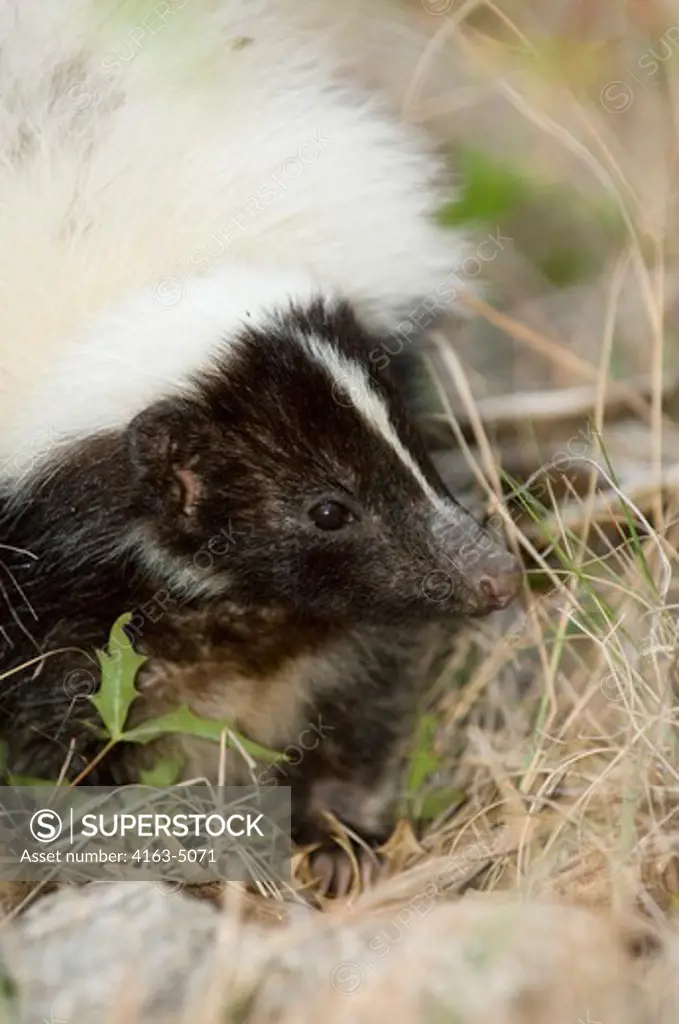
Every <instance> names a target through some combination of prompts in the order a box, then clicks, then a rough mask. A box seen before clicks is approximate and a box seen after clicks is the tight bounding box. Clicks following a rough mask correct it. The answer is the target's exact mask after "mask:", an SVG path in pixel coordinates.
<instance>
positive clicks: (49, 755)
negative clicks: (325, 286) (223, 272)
mask: <svg viewBox="0 0 679 1024" xmlns="http://www.w3.org/2000/svg"><path fill="white" fill-rule="evenodd" d="M300 335H302V336H307V337H313V338H316V339H320V340H321V343H324V344H326V345H328V346H335V347H336V349H337V350H338V351H340V352H341V353H342V354H343V355H345V356H347V357H349V358H350V359H353V360H356V361H357V362H358V363H359V364H360V365H362V366H363V367H364V368H365V371H366V372H367V373H368V374H369V375H370V386H371V387H372V388H374V389H375V392H376V393H377V394H380V395H382V396H384V397H385V398H386V400H387V402H388V405H389V410H390V416H391V420H392V422H393V423H394V424H395V426H396V429H397V431H398V434H399V437H400V439H401V441H402V442H403V444H404V445H405V446H406V447H407V449H408V450H409V451H410V453H411V454H412V455H413V457H414V458H415V459H416V461H417V462H418V464H419V466H420V467H421V470H422V473H423V474H424V475H425V477H426V478H427V480H428V481H429V482H430V484H431V486H432V487H433V488H434V490H435V491H436V492H437V493H438V494H439V495H441V496H445V497H446V499H447V500H448V501H449V502H451V505H450V507H451V508H454V506H453V504H452V499H451V498H450V496H448V495H447V494H446V491H445V488H444V486H443V484H442V482H441V480H440V478H439V477H438V476H437V474H436V472H435V470H434V469H433V467H432V465H431V463H430V461H429V459H428V458H427V455H426V452H425V450H424V447H423V445H422V442H421V440H420V438H419V436H418V435H417V433H416V431H415V430H414V428H413V426H412V424H411V423H410V421H409V418H408V415H407V412H406V409H405V406H404V404H403V402H402V400H401V397H400V394H399V390H398V387H397V385H396V383H395V381H394V379H393V378H392V376H391V372H390V369H389V367H388V366H387V367H384V368H383V369H381V370H379V371H378V370H377V369H376V367H375V366H374V364H373V363H372V362H371V360H370V358H369V352H370V351H371V350H374V348H375V341H376V340H375V338H374V337H371V336H369V335H368V334H366V332H365V331H364V330H363V329H362V328H361V326H360V325H359V324H358V322H357V321H356V319H355V318H354V316H353V314H352V312H351V309H350V307H349V306H348V305H339V306H337V305H335V306H333V307H330V308H329V307H326V306H325V305H323V304H322V303H321V302H318V303H316V304H314V305H313V306H312V307H311V308H309V309H307V310H299V309H296V310H295V309H291V310H290V311H289V312H288V313H286V314H285V315H281V316H280V317H279V318H278V319H277V320H275V321H272V323H271V326H270V327H269V328H268V329H267V330H266V331H256V330H253V329H248V330H245V331H244V332H243V335H242V337H241V338H240V339H239V341H238V344H237V345H236V346H235V347H233V346H232V347H230V348H229V351H228V352H227V353H225V355H224V358H223V360H218V361H216V362H215V364H214V365H213V366H211V367H208V368H206V369H205V370H204V371H202V372H201V373H200V374H199V375H197V377H196V380H195V387H194V388H193V389H192V390H191V391H190V393H187V394H185V395H183V396H182V397H180V398H176V397H175V398H166V399H163V400H161V401H159V402H157V403H156V404H154V405H153V406H151V407H150V408H148V409H146V410H145V411H144V412H142V413H141V414H140V415H139V416H137V417H136V418H135V419H134V420H133V421H132V423H130V424H129V425H128V426H127V428H126V429H124V430H121V431H117V432H109V433H105V434H102V435H100V436H97V437H93V438H91V439H89V440H88V441H86V442H78V443H77V444H74V445H73V446H71V447H67V448H64V449H63V450H62V451H60V452H58V453H55V455H54V456H53V457H52V458H51V459H50V460H49V463H48V464H47V465H44V466H42V467H40V468H39V470H38V471H36V472H35V473H34V474H33V475H32V476H31V478H30V479H29V480H28V481H23V482H22V483H21V485H17V486H13V485H12V483H11V482H10V483H9V484H8V485H6V491H5V494H4V495H3V496H2V497H1V498H0V539H1V540H2V542H3V544H4V545H6V550H5V551H4V555H3V563H4V564H3V566H2V568H1V569H0V600H2V602H3V604H4V614H3V615H2V619H1V620H0V621H1V624H2V627H3V631H2V633H1V634H0V653H1V658H0V671H1V672H3V673H5V676H4V679H3V682H2V696H1V698H0V708H1V709H2V723H3V732H4V735H5V737H6V739H7V742H8V748H9V764H10V768H11V769H12V770H14V771H20V772H26V773H30V774H31V775H43V776H44V775H47V776H50V777H55V776H56V775H57V773H58V772H59V771H60V769H61V768H62V765H63V763H64V760H65V758H66V755H67V753H68V752H69V749H70V747H71V744H72V742H75V749H74V750H72V751H71V760H70V763H69V766H68V769H67V775H68V776H69V777H70V778H74V777H76V776H77V775H79V774H80V773H82V772H83V771H86V769H87V765H88V764H89V763H90V762H91V761H92V759H93V758H94V757H95V756H96V754H97V752H98V751H99V749H100V748H101V742H102V741H101V738H100V737H99V735H98V734H97V732H96V731H94V730H93V728H92V726H93V724H96V720H97V716H96V713H95V712H94V708H93V707H92V705H91V704H90V702H89V701H87V700H86V699H82V698H83V692H84V691H87V690H88V688H89V687H90V685H94V684H95V681H96V678H97V667H96V662H95V660H94V656H93V649H94V648H95V647H99V648H100V647H102V646H104V644H105V642H106V638H107V635H108V632H109V629H110V627H111V625H112V623H113V621H114V620H115V619H116V618H117V616H118V615H120V614H121V613H122V612H123V611H128V610H129V611H132V612H133V613H134V618H133V621H132V624H131V626H130V627H129V632H130V634H131V636H132V637H133V639H134V641H135V645H136V646H137V648H138V649H139V650H141V651H143V652H144V653H146V654H147V655H148V656H149V661H148V663H147V666H145V669H144V670H143V672H147V676H146V677H144V676H143V673H142V677H140V685H141V686H142V688H144V687H146V690H147V691H148V692H146V691H145V696H144V698H143V699H140V700H139V701H138V702H136V703H135V706H134V707H135V710H136V713H137V715H138V716H141V717H144V714H150V713H152V712H157V711H158V710H159V709H160V710H163V709H167V707H168V706H171V705H172V702H173V701H174V702H177V701H184V702H187V703H189V704H190V705H193V706H195V707H196V708H198V709H202V708H204V707H206V706H210V707H212V706H213V705H215V702H217V701H218V699H219V694H220V692H221V691H220V687H221V690H222V691H223V692H224V694H225V696H226V697H228V691H229V687H230V685H231V683H230V682H229V680H234V681H235V680H238V681H239V683H238V685H239V686H240V687H241V688H242V687H243V686H244V685H247V687H249V691H248V692H250V693H251V704H252V709H250V708H248V709H247V713H244V714H245V719H244V721H243V722H240V721H235V722H234V724H235V726H236V727H241V728H243V731H245V732H247V724H248V721H250V720H252V721H255V720H256V721H260V720H261V714H262V713H264V714H265V711H264V712H262V708H264V709H266V707H267V706H268V705H267V701H270V702H271V707H272V712H271V714H272V716H273V715H275V712H274V710H273V709H274V707H276V706H279V705H280V706H284V705H285V700H289V701H290V702H292V703H294V702H296V703H297V705H299V709H298V710H299V715H298V716H297V720H298V725H297V726H296V728H298V727H299V724H300V723H301V725H302V726H303V725H304V724H305V723H309V722H313V721H315V720H316V718H317V717H318V716H319V715H320V716H321V717H322V719H323V721H324V722H325V723H327V726H328V728H329V730H330V738H329V739H327V740H326V741H324V742H322V743H319V745H318V746H317V747H316V748H314V749H313V750H312V751H310V752H308V753H307V754H305V757H304V759H303V760H302V762H301V763H300V765H299V766H298V767H295V768H294V769H286V773H287V778H288V780H289V781H290V782H291V783H292V784H293V790H294V807H295V831H296V834H297V836H298V837H300V838H305V839H309V838H314V837H317V836H318V835H319V834H320V833H319V828H320V825H319V818H318V815H316V814H315V813H313V812H312V810H311V808H312V804H313V789H314V784H315V783H316V782H317V781H318V780H319V779H324V778H335V779H339V780H343V781H345V782H346V784H347V786H349V787H354V790H355V788H356V787H358V789H359V790H360V789H361V787H363V788H364V789H365V791H366V792H367V793H369V792H370V789H371V786H373V785H376V784H377V781H378V780H380V779H383V778H385V777H387V776H389V775H390V774H392V773H393V772H394V770H395V768H394V766H395V763H396V760H397V759H398V756H399V754H398V751H399V750H400V746H401V744H402V740H403V737H404V735H405V734H406V733H407V732H408V730H409V728H410V725H411V720H412V715H413V713H414V709H415V705H416V701H417V695H418V678H419V676H418V671H419V669H418V662H417V658H418V657H419V654H420V648H421V646H422V642H423V640H424V638H425V636H427V635H428V634H427V629H428V624H430V623H433V622H437V621H452V620H455V619H456V618H457V617H459V616H460V615H465V614H481V613H484V612H485V611H488V610H490V608H491V607H492V606H493V604H494V603H502V602H503V601H504V599H505V597H506V596H508V595H509V593H510V592H511V590H512V588H513V585H514V583H513V576H514V575H515V568H514V565H513V562H512V560H511V559H510V557H509V556H508V555H507V554H506V553H504V552H502V551H500V550H499V549H498V548H497V546H496V545H495V544H494V542H493V541H491V540H490V538H489V536H488V535H486V534H484V533H483V532H482V531H480V529H479V528H478V527H477V526H476V525H475V524H474V523H473V521H472V520H471V519H470V518H468V517H466V516H465V514H464V513H463V512H462V510H459V518H458V519H455V521H454V523H453V522H451V524H449V525H448V526H447V527H446V529H445V530H443V531H441V530H438V532H437V530H435V529H434V527H433V525H432V522H431V507H430V503H429V502H428V499H426V498H425V496H424V494H423V490H422V487H421V486H420V484H419V483H418V482H417V480H416V479H415V478H414V477H413V475H412V473H411V472H410V471H409V470H408V468H407V467H406V466H404V464H403V462H402V460H401V459H400V458H399V456H398V455H397V453H396V452H395V451H394V450H393V448H392V447H391V446H390V445H389V444H388V443H387V442H386V441H385V440H384V439H383V438H382V437H381V436H380V434H379V433H377V432H375V431H373V430H371V429H370V428H369V427H368V426H367V425H366V423H365V421H364V420H363V419H362V418H361V416H360V415H359V413H358V412H357V410H356V409H355V408H354V407H353V405H352V402H351V399H350V390H349V392H348V393H347V394H345V393H344V391H343V388H342V387H340V388H339V390H338V388H337V383H336V382H333V380H332V378H331V377H330V376H329V375H328V373H327V371H326V370H325V369H324V368H323V366H322V365H320V364H319V363H317V362H315V361H314V360H313V359H311V358H310V356H309V354H308V352H307V351H306V350H305V348H304V346H303V345H301V344H300V343H299V340H298V339H299V336H300ZM347 385H348V386H349V389H350V386H351V380H347ZM328 497H330V498H334V499H336V500H339V501H342V502H344V503H346V504H347V505H348V506H349V507H350V508H351V510H352V511H353V512H355V515H356V518H357V522H356V524H355V525H354V526H352V527H350V528H348V529H347V530H346V531H339V532H338V533H324V532H322V531H319V530H318V529H317V528H316V527H315V526H314V525H313V523H312V522H311V521H310V519H309V517H308V510H309V508H310V506H312V505H313V504H314V503H315V502H318V501H319V500H321V499H323V498H328ZM432 573H433V574H436V573H438V574H443V575H444V576H445V578H446V579H447V580H448V581H449V585H448V586H447V587H446V588H444V592H440V588H439V590H437V588H436V587H434V588H433V591H432V588H431V587H429V588H428V586H427V580H428V579H429V578H430V577H431V576H432ZM484 578H485V580H484ZM488 578H491V580H492V579H496V580H500V581H501V584H502V585H501V586H500V587H499V590H498V589H497V588H496V592H495V593H492V587H491V594H490V596H489V590H488V587H487V585H486V584H487V581H488ZM480 581H483V585H482V584H481V583H480ZM503 588H504V589H503ZM498 594H499V595H500V596H499V597H498ZM496 598H497V600H495V599H496ZM53 652H59V653H53ZM314 659H316V660H314ZM30 661H33V664H29V665H28V666H27V667H21V666H23V665H24V663H26V662H30ZM318 666H321V668H318ZM154 673H155V675H154ZM163 673H164V674H165V676H167V677H168V678H169V677H171V678H172V680H173V683H172V686H170V685H169V684H167V686H166V685H165V683H164V682H162V680H161V682H160V683H159V682H158V677H163V679H164V678H165V676H163ZM78 680H80V682H78ZM145 680H146V681H145ZM219 680H221V682H219ZM297 680H300V681H301V680H303V681H304V686H301V683H300V687H299V692H298V687H297ZM233 685H234V686H235V682H234V684H233ZM281 688H283V689H284V690H285V688H287V689H288V690H289V695H288V696H287V697H286V696H285V694H283V695H282V694H281ZM239 692H240V691H239ZM159 694H160V696H159ZM239 699H240V698H239ZM276 701H277V702H278V704H276V703H275V702H276ZM201 702H202V703H201ZM281 702H282V703H281ZM239 706H241V705H239ZM258 715H259V716H260V718H257V716H258ZM248 716H250V717H248ZM217 717H220V716H217ZM293 717H294V716H293ZM291 721H292V718H291ZM276 727H277V723H276V722H272V723H271V728H270V732H271V733H272V734H274V733H275V732H276ZM268 728H269V727H268V726H267V729H268ZM291 728H292V727H291ZM267 729H264V732H266V731H267ZM251 738H252V739H254V740H259V741H260V742H268V741H269V736H267V735H251ZM283 739H285V737H283ZM286 742H288V743H292V744H294V743H295V730H293V733H292V734H291V735H290V736H289V737H288V739H287V740H286ZM175 743H176V741H175ZM161 747H162V744H161ZM161 747H158V748H157V749H156V751H155V752H154V751H153V750H151V749H149V748H138V747H133V746H132V745H125V744H123V745H120V746H119V747H118V748H116V749H115V750H114V751H113V752H112V753H111V754H110V755H109V756H108V757H106V758H105V759H104V760H102V761H101V762H99V764H98V765H97V767H96V770H93V771H92V772H91V773H90V774H88V775H87V777H86V781H88V782H96V783H99V784H103V783H115V784H118V783H123V782H127V781H130V780H132V779H133V778H134V777H135V775H136V772H137V771H138V769H139V766H140V764H142V763H143V759H144V758H146V759H148V758H151V757H153V756H155V755H156V754H157V753H158V751H159V750H160V749H161ZM173 749H175V748H173ZM214 757H215V765H216V758H217V752H216V751H215V752H214ZM354 790H352V792H353V791H354ZM359 810H360V809H359ZM356 827H358V828H359V829H360V828H363V831H364V832H367V833H372V834H373V837H374V838H376V839H377V838H381V837H382V836H383V834H384V829H385V828H386V827H388V823H387V820H386V819H385V823H384V824H383V825H380V826H379V827H378V826H377V825H375V826H374V827H373V826H371V825H363V826H362V824H361V815H360V813H357V815H356Z"/></svg>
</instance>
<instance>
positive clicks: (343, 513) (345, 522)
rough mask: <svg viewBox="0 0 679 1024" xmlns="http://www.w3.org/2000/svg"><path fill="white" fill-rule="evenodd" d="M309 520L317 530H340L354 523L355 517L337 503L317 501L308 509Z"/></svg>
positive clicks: (344, 506) (349, 510) (345, 507)
mask: <svg viewBox="0 0 679 1024" xmlns="http://www.w3.org/2000/svg"><path fill="white" fill-rule="evenodd" d="M309 518H310V519H311V522H312V523H313V524H314V526H317V527H318V529H319V530H341V529H342V528H343V527H345V526H350V525H351V523H354V522H355V521H356V516H355V515H354V513H353V512H352V511H351V509H348V508H347V506H346V505H342V503H341V502H339V501H329V500H326V501H319V503H318V505H314V506H313V508H311V509H309Z"/></svg>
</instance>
